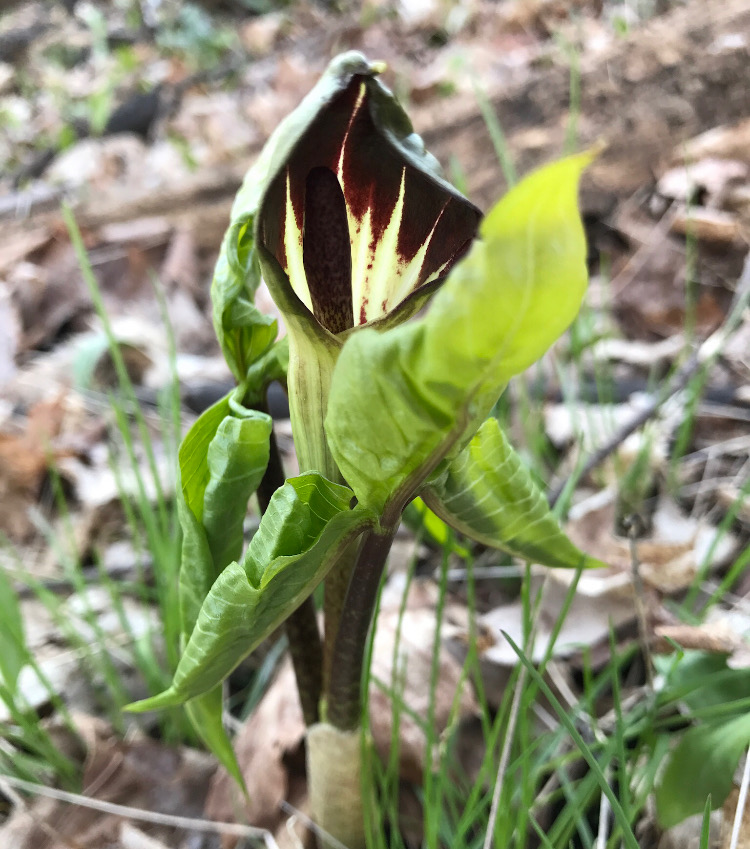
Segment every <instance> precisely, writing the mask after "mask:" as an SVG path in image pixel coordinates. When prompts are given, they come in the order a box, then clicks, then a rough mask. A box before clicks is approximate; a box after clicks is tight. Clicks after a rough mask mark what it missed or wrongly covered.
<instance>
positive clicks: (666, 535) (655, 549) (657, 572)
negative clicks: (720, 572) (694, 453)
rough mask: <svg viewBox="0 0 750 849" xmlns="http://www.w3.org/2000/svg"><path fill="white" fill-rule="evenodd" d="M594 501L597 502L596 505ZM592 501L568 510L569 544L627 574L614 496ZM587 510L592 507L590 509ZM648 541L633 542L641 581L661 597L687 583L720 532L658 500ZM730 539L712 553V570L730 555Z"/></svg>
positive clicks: (627, 553) (732, 542)
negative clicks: (618, 530)
mask: <svg viewBox="0 0 750 849" xmlns="http://www.w3.org/2000/svg"><path fill="white" fill-rule="evenodd" d="M597 499H599V502H597ZM600 502H601V497H600V496H597V497H596V498H595V499H591V500H590V501H589V502H587V503H582V504H579V505H577V506H576V507H575V508H573V510H571V513H570V517H571V520H570V521H569V523H568V525H567V531H568V535H569V536H570V538H571V539H572V540H573V542H574V543H575V544H576V545H577V546H578V547H579V548H581V549H582V550H583V551H585V552H587V553H588V554H591V555H593V556H594V557H598V558H599V559H601V560H603V561H604V562H605V563H607V564H608V565H609V566H611V567H612V568H614V569H615V570H618V571H620V572H622V573H629V572H630V570H631V569H632V558H631V553H630V544H629V542H628V540H626V539H623V538H622V537H617V536H615V535H614V532H613V529H614V523H615V501H614V494H612V497H611V498H609V499H608V500H607V501H606V503H604V504H601V503H600ZM589 505H591V506H590V507H589ZM652 524H653V531H652V537H653V538H652V539H643V540H638V541H637V542H636V552H637V557H638V564H639V571H640V574H641V576H642V578H643V580H644V582H645V583H646V584H647V585H648V586H649V587H651V588H653V589H655V590H658V591H659V592H662V593H673V592H677V591H679V590H681V589H685V588H686V587H688V586H690V584H691V583H692V581H693V579H694V577H695V575H696V573H697V570H698V566H699V565H700V564H702V562H703V560H704V558H705V556H706V555H707V554H708V552H709V551H710V550H711V547H712V546H713V545H714V541H715V540H716V537H717V535H718V534H719V531H718V529H717V528H714V527H711V526H707V525H705V524H703V523H701V522H700V521H699V520H697V519H693V518H691V517H689V516H685V515H683V514H682V513H681V511H680V510H679V508H678V507H677V505H676V504H674V502H672V501H670V500H669V499H662V500H661V502H660V503H659V506H658V507H657V510H656V512H655V513H654V516H653V521H652ZM735 545H736V541H735V539H734V537H732V536H731V535H730V534H725V535H723V536H722V537H720V539H719V540H718V542H717V544H716V547H715V549H714V551H713V563H712V566H713V567H714V568H715V567H716V566H718V565H720V564H721V563H722V562H724V560H725V559H726V558H727V557H728V556H729V555H730V554H731V553H732V551H734V548H735Z"/></svg>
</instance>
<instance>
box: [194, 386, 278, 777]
mask: <svg viewBox="0 0 750 849" xmlns="http://www.w3.org/2000/svg"><path fill="white" fill-rule="evenodd" d="M240 391H241V390H240ZM271 428H272V422H271V419H270V417H269V416H267V415H266V414H265V413H259V412H257V411H255V410H248V409H246V408H244V407H242V406H241V405H240V404H239V403H238V402H237V401H235V400H234V399H233V398H232V396H231V395H229V396H227V397H225V398H223V399H222V400H221V401H219V402H217V403H216V404H214V406H213V407H211V408H209V409H208V410H206V412H205V413H203V415H202V416H200V418H199V419H198V420H197V421H196V422H195V424H194V425H193V427H192V428H191V429H190V431H189V432H188V434H187V436H186V437H185V439H184V440H183V443H182V445H181V446H180V455H179V459H180V477H181V488H180V494H179V496H178V511H179V517H180V524H181V526H182V560H181V566H180V615H181V620H182V621H181V627H182V635H183V643H184V644H187V643H188V641H189V639H190V635H191V634H192V632H193V628H194V627H195V623H196V621H197V619H198V615H199V612H200V609H201V606H202V604H203V602H204V600H205V598H206V595H207V594H208V592H209V590H210V588H211V585H212V584H213V583H214V581H215V580H216V578H217V577H218V575H219V574H220V572H221V570H222V568H223V567H224V566H226V565H227V564H228V563H230V562H231V561H232V560H236V559H237V558H238V557H239V556H240V554H241V552H242V524H243V521H244V518H245V515H246V514H247V503H248V499H249V498H250V496H251V495H252V493H253V492H254V491H255V490H256V489H257V487H258V484H259V483H260V481H261V478H262V477H263V474H264V472H265V469H266V465H267V464H268V456H269V438H270V433H271ZM188 715H189V717H190V720H191V722H192V724H193V726H194V728H195V729H196V731H197V732H198V733H199V734H200V735H201V737H202V738H203V740H204V742H205V743H206V744H207V745H208V747H209V748H210V749H211V750H212V751H213V752H214V754H215V755H216V756H217V757H218V758H219V760H220V761H221V762H222V763H223V764H224V766H225V767H226V768H227V770H229V772H230V773H231V774H232V775H233V776H234V777H235V778H236V779H237V781H238V782H239V783H240V784H242V775H241V772H240V769H239V766H238V764H237V760H236V758H235V756H234V752H233V750H232V745H231V743H230V741H229V738H228V736H227V733H226V731H225V729H224V725H223V721H222V692H221V685H220V684H219V685H218V686H217V687H215V688H213V689H212V690H211V691H209V692H207V693H205V694H202V695H201V696H199V697H198V698H196V699H194V700H193V701H192V702H191V703H190V705H189V706H188Z"/></svg>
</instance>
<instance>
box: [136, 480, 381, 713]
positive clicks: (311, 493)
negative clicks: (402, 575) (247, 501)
mask: <svg viewBox="0 0 750 849" xmlns="http://www.w3.org/2000/svg"><path fill="white" fill-rule="evenodd" d="M351 498H352V491H351V490H350V489H349V488H348V487H345V486H339V485H338V484H334V483H331V482H330V481H327V480H326V479H325V478H323V477H321V476H320V475H319V474H317V472H310V473H308V474H305V475H301V476H299V477H297V478H291V479H289V480H288V481H287V482H286V483H285V484H284V486H283V487H281V488H279V489H278V490H277V491H276V492H275V493H274V495H273V497H272V498H271V502H270V504H269V506H268V510H267V511H266V512H265V513H264V515H263V518H262V520H261V523H260V527H259V528H258V531H257V532H256V534H255V536H254V537H253V539H252V540H251V542H250V545H249V546H248V549H247V552H246V553H245V556H244V557H243V559H242V564H241V565H240V564H238V563H231V564H230V565H229V566H227V568H226V569H224V571H223V572H222V573H221V575H219V578H218V579H217V581H216V583H215V584H214V585H213V586H212V587H211V591H210V592H209V594H208V596H207V597H206V600H205V602H204V603H203V607H202V608H201V611H200V614H199V616H198V621H197V623H196V626H195V629H194V630H193V634H192V636H191V638H190V641H189V642H188V644H187V646H186V648H185V651H184V653H183V656H182V659H181V661H180V664H179V666H178V668H177V671H176V673H175V676H174V680H173V683H172V686H171V687H170V689H169V690H167V691H165V692H164V693H162V694H161V695H159V696H156V697H154V698H152V699H146V700H145V701H143V702H138V703H137V704H136V705H135V706H133V707H132V708H131V709H135V710H151V709H153V708H158V707H167V706H169V705H176V704H181V703H182V702H185V701H186V700H188V699H191V698H194V697H195V696H198V695H200V694H201V693H205V692H207V691H209V690H211V689H212V688H214V687H215V686H216V685H217V684H218V683H219V682H220V681H222V680H223V679H224V678H225V677H226V676H227V675H228V674H229V673H230V672H231V671H232V669H234V667H235V666H236V665H237V664H238V663H239V662H240V661H241V660H242V659H243V658H244V657H246V656H247V655H248V654H249V653H250V652H251V651H253V649H254V648H255V647H256V646H258V645H259V644H260V643H261V642H262V641H263V640H264V639H265V638H266V637H267V636H268V635H269V634H270V633H271V632H272V631H274V630H275V629H276V628H277V627H278V626H279V625H280V624H281V623H282V622H283V621H284V620H285V619H286V618H287V617H288V616H289V614H290V613H292V612H293V611H294V610H295V609H296V608H297V607H298V606H299V605H300V604H301V603H302V602H303V601H304V600H305V599H306V598H307V597H308V596H309V595H310V593H311V592H312V591H313V590H314V589H315V587H316V586H317V584H318V583H319V582H320V581H321V580H322V579H323V578H324V577H325V575H326V574H327V572H328V571H329V570H330V569H331V567H332V566H333V565H334V564H335V563H336V561H337V559H338V558H339V556H340V555H341V553H342V552H343V551H344V549H345V548H346V546H347V545H349V543H350V542H351V541H352V540H353V539H355V538H356V537H357V536H358V535H359V534H361V533H362V532H363V531H364V530H365V529H366V528H368V527H371V526H373V525H374V523H375V516H374V514H373V513H372V512H371V511H369V510H366V509H365V508H363V507H355V508H354V509H350V507H349V504H350V501H351Z"/></svg>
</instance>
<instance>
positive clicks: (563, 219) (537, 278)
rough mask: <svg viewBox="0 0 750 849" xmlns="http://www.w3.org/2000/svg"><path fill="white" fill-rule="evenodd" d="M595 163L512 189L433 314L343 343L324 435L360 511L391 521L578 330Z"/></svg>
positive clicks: (549, 170)
mask: <svg viewBox="0 0 750 849" xmlns="http://www.w3.org/2000/svg"><path fill="white" fill-rule="evenodd" d="M590 159H591V156H590V155H588V154H584V155H579V156H574V157H570V158H568V159H564V160H561V161H560V162H557V163H555V164H553V165H550V166H548V167H546V168H543V169H541V170H540V171H538V172H536V173H534V174H532V175H531V176H530V177H527V178H526V179H525V180H524V181H522V182H521V183H520V184H519V185H518V186H516V187H515V188H514V189H512V190H511V191H510V192H509V193H508V194H507V195H506V196H505V198H503V200H501V201H500V203H499V204H498V205H497V206H496V207H495V208H494V209H493V210H492V211H491V212H490V214H489V215H488V216H487V218H486V219H485V221H484V222H483V224H482V226H481V228H480V235H481V239H480V240H479V241H477V242H475V243H474V245H473V246H472V248H471V250H470V251H469V253H468V254H467V255H466V257H465V258H464V259H463V260H462V261H461V262H459V263H458V264H457V265H456V266H455V268H454V269H453V271H452V272H451V274H450V275H449V277H448V279H447V280H446V282H445V283H444V284H443V286H442V288H441V289H440V290H439V291H438V292H437V294H436V295H435V296H434V297H433V299H432V301H431V303H430V306H429V309H428V311H427V314H426V315H425V316H423V317H420V318H418V319H416V320H415V321H413V322H411V323H410V324H407V325H401V326H398V327H394V328H392V329H389V330H387V331H385V332H383V333H379V332H377V330H375V329H363V330H361V331H359V332H357V333H354V334H352V335H351V336H350V338H348V339H347V341H346V343H345V344H344V347H343V349H342V351H341V354H340V355H339V358H338V362H337V365H336V368H335V370H334V374H333V379H332V382H331V390H330V397H329V404H328V413H327V416H326V433H327V435H328V441H329V444H330V448H331V452H332V454H333V457H334V459H335V460H336V462H337V464H338V466H339V468H340V470H341V472H342V474H343V475H344V478H345V480H346V481H347V482H348V484H349V485H350V486H351V487H352V489H353V490H354V492H355V494H356V496H357V499H358V500H359V501H360V503H362V504H364V505H366V506H368V507H370V508H372V509H374V510H376V511H377V512H382V511H384V510H385V509H386V508H388V512H389V519H394V518H395V516H396V515H397V514H399V513H400V511H401V509H402V508H403V505H404V504H405V503H406V502H407V501H408V500H409V499H410V498H411V497H412V496H413V495H414V493H415V491H416V490H417V489H418V488H419V486H420V485H421V483H422V482H423V481H424V480H425V479H426V478H427V477H428V476H429V475H430V474H431V473H432V472H433V471H434V470H435V469H436V467H437V466H438V464H439V463H440V462H441V461H442V460H443V459H444V458H445V457H446V456H450V454H451V453H455V452H456V451H457V450H459V449H460V448H461V447H462V445H463V444H465V443H466V441H467V439H468V438H470V437H471V436H472V435H473V433H474V432H475V431H476V429H477V427H478V426H479V424H480V423H481V422H482V421H483V420H484V419H485V418H486V417H487V415H488V413H489V411H490V409H491V408H492V405H493V404H494V403H495V401H496V400H497V398H498V396H499V395H500V393H501V391H502V390H503V389H504V387H505V386H506V384H507V382H508V380H509V379H510V378H511V377H512V376H513V375H514V374H517V373H518V372H520V371H522V370H523V369H524V368H526V367H527V366H528V365H530V364H531V363H532V362H534V361H535V360H536V359H537V358H538V357H539V356H541V354H542V353H543V352H544V351H545V350H546V349H547V348H548V347H549V346H550V345H551V344H552V342H554V340H555V339H556V338H557V337H558V336H559V335H560V333H562V331H563V330H564V329H565V328H566V327H567V326H568V325H569V324H570V322H571V321H572V320H573V318H574V316H575V314H576V313H577V311H578V309H579V307H580V304H581V299H582V297H583V294H584V291H585V288H586V282H587V273H586V242H585V237H584V232H583V225H582V223H581V219H580V215H579V213H578V207H577V189H578V180H579V177H580V174H581V172H582V171H583V169H584V168H585V167H586V165H587V164H588V163H589V161H590ZM391 512H392V513H393V515H392V516H391V515H390V513H391Z"/></svg>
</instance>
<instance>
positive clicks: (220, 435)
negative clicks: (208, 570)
mask: <svg viewBox="0 0 750 849" xmlns="http://www.w3.org/2000/svg"><path fill="white" fill-rule="evenodd" d="M272 428H273V423H272V420H271V417H270V416H269V415H267V414H266V413H259V412H257V411H256V410H249V411H247V414H246V415H245V416H244V417H243V418H238V417H236V416H227V417H226V418H225V419H224V420H223V421H222V422H221V424H220V425H219V428H218V430H217V431H216V436H215V437H214V438H213V439H212V440H211V444H210V445H209V447H208V454H207V462H208V468H209V471H210V478H209V481H208V485H207V486H206V492H205V495H204V499H203V527H204V528H205V530H206V538H207V540H208V546H209V549H210V550H211V556H212V557H213V561H214V566H215V568H216V574H217V575H218V573H219V572H220V571H221V570H222V569H223V568H224V566H226V565H227V564H229V563H231V562H232V561H233V560H237V559H238V558H239V556H240V554H241V553H242V541H243V536H242V524H243V521H244V519H245V516H246V514H247V502H248V500H249V498H250V496H251V495H252V494H253V493H254V492H255V490H256V489H257V488H258V485H259V484H260V482H261V479H262V478H263V474H264V472H265V470H266V466H267V465H268V455H269V440H270V437H271V430H272Z"/></svg>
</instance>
